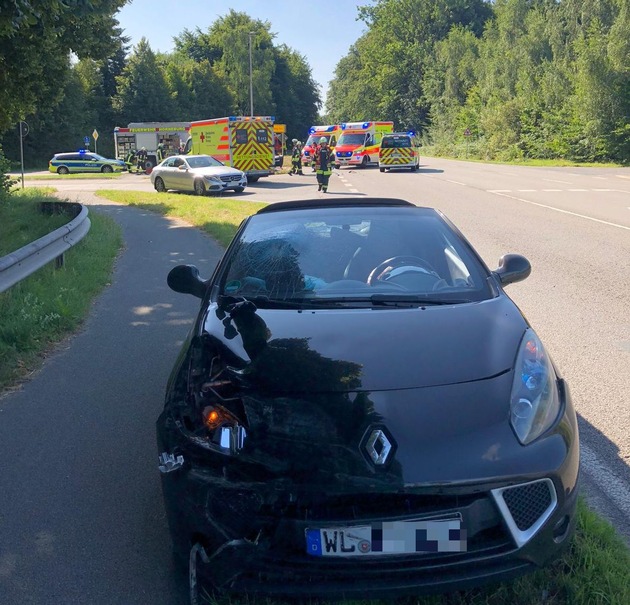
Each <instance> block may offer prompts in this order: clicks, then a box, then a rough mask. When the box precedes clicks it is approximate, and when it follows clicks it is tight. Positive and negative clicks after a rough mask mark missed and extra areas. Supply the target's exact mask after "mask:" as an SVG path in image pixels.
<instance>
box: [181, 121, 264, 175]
mask: <svg viewBox="0 0 630 605" xmlns="http://www.w3.org/2000/svg"><path fill="white" fill-rule="evenodd" d="M274 121H275V118H274V117H273V116H228V117H224V118H214V119H212V120H200V121H197V122H192V123H191V124H190V138H189V139H188V141H187V142H186V147H185V148H184V153H192V154H195V155H199V154H204V155H211V156H212V157H213V158H215V159H217V160H219V161H220V162H223V164H225V165H226V166H231V167H232V168H236V169H238V170H242V171H243V172H244V173H245V174H246V175H247V182H248V183H255V182H256V181H257V180H258V179H259V178H260V177H263V176H269V175H270V174H271V173H272V171H273V167H274V130H273V126H274Z"/></svg>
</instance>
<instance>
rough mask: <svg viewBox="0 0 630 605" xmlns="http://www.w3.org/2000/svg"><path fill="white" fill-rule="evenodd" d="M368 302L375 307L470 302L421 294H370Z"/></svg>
mask: <svg viewBox="0 0 630 605" xmlns="http://www.w3.org/2000/svg"><path fill="white" fill-rule="evenodd" d="M370 300H371V301H372V303H374V304H375V305H387V306H389V305H392V306H397V305H400V304H401V303H402V304H406V305H413V306H416V305H420V306H423V305H458V304H460V303H468V302H471V301H470V300H469V299H467V298H456V299H453V298H435V297H432V296H427V295H423V294H372V296H370Z"/></svg>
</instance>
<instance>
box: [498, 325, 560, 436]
mask: <svg viewBox="0 0 630 605" xmlns="http://www.w3.org/2000/svg"><path fill="white" fill-rule="evenodd" d="M559 411H560V398H559V396H558V386H557V378H556V373H555V371H554V369H553V366H552V365H551V361H550V360H549V358H548V357H547V353H546V352H545V349H544V347H543V346H542V343H541V342H540V339H539V338H538V336H536V333H535V332H534V331H533V330H532V329H531V328H529V329H527V330H526V331H525V335H524V336H523V340H521V344H520V347H519V351H518V356H517V357H516V366H515V368H514V382H513V384H512V395H511V397H510V421H511V423H512V428H513V429H514V432H515V433H516V436H517V437H518V439H519V441H520V442H521V443H522V444H523V445H526V444H528V443H531V442H532V441H533V440H534V439H536V438H537V437H539V436H540V435H542V433H544V432H545V431H546V430H547V429H548V428H549V427H550V426H551V425H552V424H553V423H554V421H555V420H556V418H557V417H558V412H559Z"/></svg>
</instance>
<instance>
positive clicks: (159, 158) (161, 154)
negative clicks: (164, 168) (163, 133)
mask: <svg viewBox="0 0 630 605" xmlns="http://www.w3.org/2000/svg"><path fill="white" fill-rule="evenodd" d="M156 155H157V161H158V164H159V163H160V162H161V161H162V160H163V159H164V143H160V144H159V145H158V146H157V153H156Z"/></svg>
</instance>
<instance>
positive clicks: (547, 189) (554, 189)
mask: <svg viewBox="0 0 630 605" xmlns="http://www.w3.org/2000/svg"><path fill="white" fill-rule="evenodd" d="M543 191H562V189H543Z"/></svg>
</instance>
